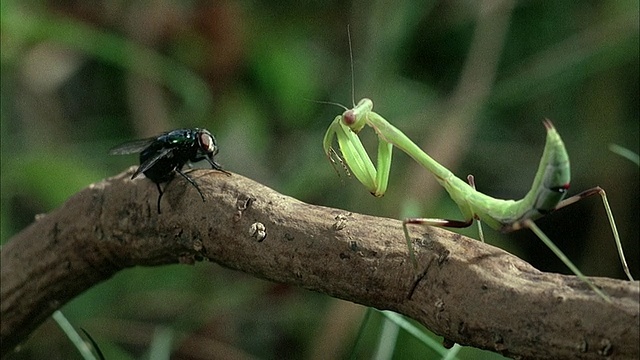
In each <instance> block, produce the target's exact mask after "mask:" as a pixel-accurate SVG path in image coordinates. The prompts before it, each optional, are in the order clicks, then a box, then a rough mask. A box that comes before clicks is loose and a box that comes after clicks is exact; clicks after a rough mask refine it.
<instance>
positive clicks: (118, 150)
mask: <svg viewBox="0 0 640 360" xmlns="http://www.w3.org/2000/svg"><path fill="white" fill-rule="evenodd" d="M155 140H156V138H155V137H152V138H148V139H140V140H132V141H127V142H126V143H122V144H120V145H118V146H115V147H113V148H111V149H110V150H109V154H111V155H126V154H135V153H139V152H142V150H144V149H146V148H147V147H148V146H149V145H151V143H152V142H154V141H155Z"/></svg>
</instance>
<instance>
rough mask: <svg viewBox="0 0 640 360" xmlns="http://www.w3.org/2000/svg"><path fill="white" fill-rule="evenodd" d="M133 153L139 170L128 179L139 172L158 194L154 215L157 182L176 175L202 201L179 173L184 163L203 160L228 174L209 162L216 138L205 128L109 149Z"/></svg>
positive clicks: (187, 130) (194, 183) (197, 188)
mask: <svg viewBox="0 0 640 360" xmlns="http://www.w3.org/2000/svg"><path fill="white" fill-rule="evenodd" d="M134 153H140V167H138V169H137V170H136V172H134V173H133V175H132V176H131V179H135V178H136V177H138V176H139V175H140V174H141V173H143V174H144V175H145V176H146V177H147V178H149V180H151V181H153V182H154V183H155V184H156V186H157V187H158V192H159V193H160V195H158V214H159V213H160V199H162V195H163V194H164V192H163V191H162V189H161V188H160V183H168V182H169V181H171V180H172V179H173V178H174V176H175V173H176V172H177V173H178V174H180V175H182V177H184V178H185V179H186V180H187V181H188V182H189V183H191V185H193V186H194V187H195V188H196V190H198V194H200V197H202V201H204V195H202V192H201V191H200V188H199V187H198V184H196V182H195V181H193V179H191V178H190V177H189V176H187V174H185V173H183V172H182V167H183V166H184V165H185V164H186V163H187V162H197V161H200V160H207V161H208V162H209V164H211V168H212V169H215V170H219V171H222V172H224V173H225V174H227V175H230V174H229V173H228V172H226V171H224V170H222V167H221V166H220V165H219V164H218V163H216V162H215V160H214V159H213V157H214V156H215V155H216V154H217V153H218V145H217V144H216V138H215V137H213V135H211V133H210V132H209V131H208V130H206V129H198V128H196V129H178V130H173V131H169V132H166V133H163V134H160V135H158V136H156V137H152V138H148V139H141V140H133V141H129V142H126V143H124V144H120V145H118V146H116V147H114V148H112V149H111V150H109V154H111V155H125V154H134ZM165 188H166V186H165Z"/></svg>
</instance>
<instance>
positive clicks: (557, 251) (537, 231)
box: [522, 219, 611, 303]
mask: <svg viewBox="0 0 640 360" xmlns="http://www.w3.org/2000/svg"><path fill="white" fill-rule="evenodd" d="M522 225H524V226H525V227H527V228H529V229H531V231H533V233H534V234H536V236H538V238H539V239H540V240H542V242H543V243H544V244H545V245H547V247H548V248H549V249H550V250H551V251H553V253H554V254H555V255H556V256H557V257H558V259H560V260H561V261H562V262H563V263H564V264H565V265H566V266H567V267H568V268H569V269H570V270H571V271H572V272H573V273H574V274H575V275H576V276H577V277H578V278H579V279H580V280H582V281H583V282H584V283H585V284H587V285H589V287H590V288H591V289H593V291H595V292H596V294H598V295H599V296H600V297H602V298H603V299H604V300H605V301H606V302H609V303H610V302H611V299H610V298H609V297H608V296H607V295H606V294H605V293H604V292H603V291H602V290H600V289H599V288H598V287H597V286H595V284H594V283H593V282H591V280H589V279H588V278H587V277H586V276H585V275H584V274H583V273H582V272H581V271H580V270H579V269H578V267H576V266H575V265H574V264H573V263H572V262H571V260H569V258H568V257H567V256H566V255H565V254H564V253H563V252H562V250H560V248H558V247H557V246H556V244H554V243H553V241H551V239H549V237H548V236H547V235H546V234H545V233H544V232H543V231H542V230H540V228H539V227H538V225H536V224H535V223H534V222H533V220H531V219H525V220H524V221H523V222H522Z"/></svg>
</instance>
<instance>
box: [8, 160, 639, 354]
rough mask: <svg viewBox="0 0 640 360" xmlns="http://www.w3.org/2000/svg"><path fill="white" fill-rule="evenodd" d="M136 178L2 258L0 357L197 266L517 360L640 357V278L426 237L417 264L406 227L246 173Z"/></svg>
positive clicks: (54, 220)
mask: <svg viewBox="0 0 640 360" xmlns="http://www.w3.org/2000/svg"><path fill="white" fill-rule="evenodd" d="M133 169H134V168H131V169H129V170H128V171H127V172H125V173H122V174H120V175H118V176H116V177H113V178H110V179H107V180H104V181H102V182H99V183H96V184H93V185H91V186H89V187H88V188H86V189H84V190H83V191H81V192H79V193H78V194H76V195H75V196H73V197H72V198H71V199H69V200H68V201H67V202H66V203H65V204H64V205H63V206H62V207H60V208H58V209H56V210H54V211H53V212H51V213H50V214H48V215H45V216H42V217H39V218H37V219H36V222H34V223H33V224H31V225H30V226H29V227H28V228H26V229H25V230H24V231H22V232H21V233H19V234H18V235H16V236H15V237H14V238H13V239H12V240H11V241H10V242H9V243H8V244H6V245H5V246H4V247H3V248H2V253H1V258H0V260H1V263H0V269H1V281H2V282H1V287H0V295H1V299H2V300H1V306H0V311H1V313H0V315H1V316H2V325H1V329H0V336H1V341H2V345H1V349H0V350H1V352H0V354H1V355H4V354H6V353H7V352H8V351H10V350H12V349H13V348H14V347H15V346H16V345H17V344H18V343H20V342H21V341H23V340H24V339H25V337H26V336H27V335H28V334H29V333H30V332H31V331H32V330H33V329H35V328H36V327H37V326H38V325H39V324H40V323H42V322H43V321H44V320H45V319H46V318H47V317H48V316H50V315H51V314H52V312H53V311H54V310H56V309H58V308H60V307H61V306H62V305H64V304H65V303H67V302H68V301H69V300H71V299H73V298H74V297H75V296H77V295H78V294H80V293H81V292H83V291H85V290H87V289H88V288H90V287H91V286H93V285H95V284H97V283H99V282H100V281H103V280H106V279H108V278H109V277H111V276H113V275H114V274H115V273H116V272H118V271H120V270H121V269H124V268H127V267H131V266H136V265H143V266H155V265H162V264H170V263H177V262H182V263H193V262H194V261H199V260H202V259H208V260H210V261H214V262H217V263H219V264H221V265H224V266H226V267H230V268H234V269H237V270H240V271H244V272H247V273H250V274H253V275H255V276H258V277H261V278H265V279H269V280H272V281H277V282H282V283H287V284H292V285H296V286H300V287H303V288H306V289H310V290H314V291H318V292H322V293H325V294H328V295H330V296H334V297H338V298H341V299H345V300H349V301H353V302H356V303H360V304H363V305H367V306H373V307H376V308H378V309H390V310H393V311H397V312H399V313H402V314H405V315H407V316H409V317H411V318H413V319H416V320H417V321H419V322H420V323H421V324H423V325H424V326H426V327H427V328H429V329H430V330H432V331H433V332H435V333H437V334H440V335H442V336H444V337H445V338H446V339H447V340H448V341H450V342H457V343H460V344H462V345H470V346H474V347H478V348H483V349H488V350H492V351H496V352H499V353H502V354H504V355H507V356H519V357H521V358H554V359H560V358H584V359H588V358H594V359H595V358H601V357H602V356H603V355H604V356H612V357H615V358H638V356H640V350H639V345H638V338H639V337H640V335H639V321H640V320H639V319H640V316H639V311H640V310H639V303H640V282H638V281H635V282H629V281H622V280H613V279H606V278H591V280H592V281H593V282H594V283H595V284H596V285H597V286H599V287H601V288H602V289H603V290H604V291H605V292H606V293H607V294H609V296H611V298H612V300H613V303H612V304H609V303H606V302H605V301H603V300H602V299H601V298H600V297H598V296H597V295H596V294H595V293H594V292H593V291H592V290H590V289H589V287H588V286H587V285H585V284H584V283H582V282H581V281H580V280H578V279H577V278H575V277H573V276H563V275H558V274H549V273H542V272H540V271H538V270H536V269H534V268H533V267H531V266H530V265H529V264H527V263H525V262H523V261H522V260H520V259H518V258H516V257H514V256H512V255H510V254H509V253H507V252H505V251H502V250H500V249H497V248H495V247H492V246H490V245H487V244H483V243H481V242H479V241H476V240H473V239H469V238H466V237H464V236H461V235H458V234H455V233H451V232H448V231H446V230H442V229H437V228H431V227H425V228H424V229H423V230H422V231H423V232H424V234H422V239H421V240H419V241H417V245H416V252H417V256H418V259H419V263H420V264H421V269H420V270H421V274H420V276H415V271H414V270H413V267H412V265H411V262H410V261H409V257H408V252H407V249H406V245H405V240H404V236H403V232H402V224H401V222H400V221H397V220H392V219H386V218H378V217H373V216H367V215H361V214H355V213H350V212H347V211H344V210H339V209H331V208H326V207H322V206H314V205H309V204H305V203H302V202H300V201H298V200H295V199H293V198H290V197H287V196H284V195H282V194H279V193H277V192H275V191H274V190H271V189H269V188H267V187H265V186H263V185H260V184H258V183H256V182H254V181H252V180H249V179H247V178H244V177H242V176H240V175H236V174H233V175H232V176H225V175H224V174H222V173H220V172H216V171H210V170H198V171H194V172H192V173H191V176H192V177H193V178H195V179H196V181H197V182H198V184H199V186H200V188H201V189H202V191H203V193H204V194H206V197H207V201H206V202H202V201H200V197H199V196H198V194H197V192H195V190H194V189H193V188H192V187H191V186H190V185H188V184H187V183H186V182H185V181H184V180H182V179H180V178H177V179H176V180H174V181H173V182H172V183H171V184H170V185H169V186H168V187H169V188H168V189H167V192H166V194H165V195H164V197H163V199H162V209H163V213H162V214H160V215H159V214H157V211H156V196H157V192H156V188H155V186H154V185H153V184H152V183H151V182H149V181H148V180H145V179H139V180H133V181H132V180H130V179H129V178H130V176H131V173H132V171H133Z"/></svg>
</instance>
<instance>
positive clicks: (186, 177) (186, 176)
mask: <svg viewBox="0 0 640 360" xmlns="http://www.w3.org/2000/svg"><path fill="white" fill-rule="evenodd" d="M176 171H177V172H178V174H180V175H182V177H183V178H185V179H187V181H188V182H189V183H191V185H193V187H195V188H196V190H198V194H200V197H201V198H202V202H204V201H205V200H204V195H202V191H200V187H199V186H198V184H196V182H195V181H193V179H192V178H190V177H189V176H188V175H187V174H185V173H183V172H182V170H180V169H176Z"/></svg>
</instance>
